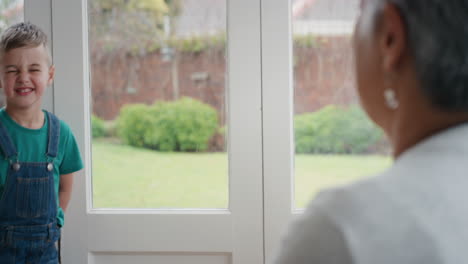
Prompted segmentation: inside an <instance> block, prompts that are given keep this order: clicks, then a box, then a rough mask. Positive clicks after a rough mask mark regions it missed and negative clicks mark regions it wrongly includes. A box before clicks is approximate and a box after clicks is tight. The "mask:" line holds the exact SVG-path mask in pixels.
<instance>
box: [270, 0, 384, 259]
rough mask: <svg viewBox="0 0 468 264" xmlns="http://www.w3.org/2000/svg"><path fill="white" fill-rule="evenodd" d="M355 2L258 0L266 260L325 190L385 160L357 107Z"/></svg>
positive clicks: (378, 135) (376, 134)
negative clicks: (260, 21) (306, 208)
mask: <svg viewBox="0 0 468 264" xmlns="http://www.w3.org/2000/svg"><path fill="white" fill-rule="evenodd" d="M358 5H359V0H353V1H342V0H290V1H282V0H271V1H263V2H262V19H263V21H262V70H263V74H262V76H263V96H264V100H263V104H264V105H263V108H264V113H263V120H264V167H265V237H266V239H265V245H266V246H265V248H266V255H265V256H266V262H267V263H269V262H270V261H272V259H273V258H274V254H275V252H276V251H277V250H278V247H279V242H280V240H281V237H282V236H283V235H284V233H285V232H286V231H287V226H288V225H289V224H290V222H291V220H293V218H294V217H295V216H298V215H300V214H301V213H302V212H303V210H304V208H305V207H306V205H307V203H308V202H309V201H310V200H311V199H313V198H314V197H315V195H316V194H317V193H318V192H319V191H320V190H321V189H323V188H329V187H333V186H336V185H340V184H346V183H349V182H351V181H355V180H358V179H360V178H362V177H366V176H371V175H373V174H375V173H377V172H379V171H382V170H384V169H385V168H386V167H387V166H389V165H390V161H391V159H390V157H389V155H388V154H389V147H388V143H387V142H385V140H384V138H383V134H382V132H381V131H380V129H378V128H377V127H375V126H374V125H373V124H372V123H371V121H369V119H368V118H367V116H366V114H365V113H364V112H363V110H362V109H361V108H360V106H359V101H358V97H357V94H356V92H355V81H354V77H353V76H354V70H353V57H352V43H351V42H352V32H353V28H354V23H355V19H356V18H357V13H358V7H359V6H358Z"/></svg>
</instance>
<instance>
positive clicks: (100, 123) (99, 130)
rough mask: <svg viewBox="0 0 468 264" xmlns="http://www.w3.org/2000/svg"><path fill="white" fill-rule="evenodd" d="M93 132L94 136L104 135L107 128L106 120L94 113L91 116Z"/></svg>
mask: <svg viewBox="0 0 468 264" xmlns="http://www.w3.org/2000/svg"><path fill="white" fill-rule="evenodd" d="M91 132H92V136H93V138H99V137H104V136H105V133H106V128H105V124H104V120H102V119H100V118H99V117H97V116H95V115H92V116H91Z"/></svg>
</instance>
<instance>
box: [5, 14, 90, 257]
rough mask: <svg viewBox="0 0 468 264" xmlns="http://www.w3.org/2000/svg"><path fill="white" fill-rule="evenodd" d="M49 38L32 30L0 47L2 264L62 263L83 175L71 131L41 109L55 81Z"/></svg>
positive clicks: (13, 31) (12, 34)
mask: <svg viewBox="0 0 468 264" xmlns="http://www.w3.org/2000/svg"><path fill="white" fill-rule="evenodd" d="M54 70H55V69H54V66H53V65H52V61H51V57H50V53H49V50H48V47H47V36H46V35H45V34H44V32H43V31H42V30H41V29H39V28H38V27H37V26H35V25H33V24H31V23H19V24H16V25H13V26H11V27H9V28H8V29H7V30H6V31H5V32H4V33H3V35H2V38H1V40H0V88H1V89H3V92H4V95H5V100H6V107H5V108H2V109H0V150H1V151H0V263H2V264H10V263H12V264H13V263H48V264H49V263H58V252H57V248H56V246H55V245H56V242H57V240H58V239H59V238H60V227H62V226H63V223H64V211H66V209H67V206H68V202H69V201H70V196H71V190H72V183H73V174H74V173H75V172H76V171H78V170H81V169H82V168H83V164H82V161H81V158H80V153H79V150H78V146H77V144H76V141H75V138H74V136H73V134H72V132H71V130H70V128H69V127H68V126H67V125H66V124H65V123H64V122H62V121H60V120H58V119H57V117H55V116H54V115H53V114H51V113H49V112H47V111H44V110H42V109H41V103H42V97H43V95H44V92H45V90H46V88H47V86H49V85H50V84H51V83H52V81H53V78H54Z"/></svg>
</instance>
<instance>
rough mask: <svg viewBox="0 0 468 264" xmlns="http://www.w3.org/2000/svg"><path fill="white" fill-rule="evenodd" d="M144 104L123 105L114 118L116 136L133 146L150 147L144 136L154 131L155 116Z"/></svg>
mask: <svg viewBox="0 0 468 264" xmlns="http://www.w3.org/2000/svg"><path fill="white" fill-rule="evenodd" d="M151 112H152V111H151V107H150V106H147V105H144V104H133V105H125V106H124V107H122V109H121V110H120V114H119V117H118V118H117V120H116V130H117V136H118V137H119V138H120V139H122V141H123V142H125V143H127V144H128V145H131V146H135V147H149V148H150V147H151V146H150V145H148V143H147V141H146V138H147V137H148V136H150V135H152V134H153V133H154V123H155V117H154V115H153V114H152V113H151Z"/></svg>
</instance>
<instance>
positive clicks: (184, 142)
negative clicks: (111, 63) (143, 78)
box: [117, 98, 218, 151]
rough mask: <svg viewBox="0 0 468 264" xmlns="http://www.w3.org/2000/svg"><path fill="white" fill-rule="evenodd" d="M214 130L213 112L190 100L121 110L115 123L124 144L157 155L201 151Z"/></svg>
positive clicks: (203, 105)
mask: <svg viewBox="0 0 468 264" xmlns="http://www.w3.org/2000/svg"><path fill="white" fill-rule="evenodd" d="M217 128H218V113H217V112H216V110H215V109H214V108H213V107H211V106H209V105H207V104H204V103H202V102H199V101H197V100H195V99H191V98H182V99H180V100H178V101H175V102H158V103H156V104H154V105H153V106H145V105H131V106H125V107H124V108H122V111H121V113H120V115H119V118H118V120H117V131H118V135H119V137H121V138H122V140H124V141H125V142H126V143H128V144H129V145H132V146H136V147H145V148H150V149H156V150H160V151H205V150H206V149H208V142H209V140H210V138H211V137H212V136H213V135H214V134H215V133H216V130H217Z"/></svg>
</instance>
